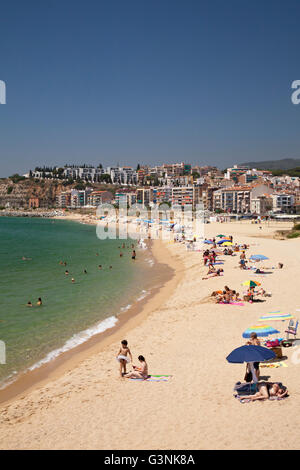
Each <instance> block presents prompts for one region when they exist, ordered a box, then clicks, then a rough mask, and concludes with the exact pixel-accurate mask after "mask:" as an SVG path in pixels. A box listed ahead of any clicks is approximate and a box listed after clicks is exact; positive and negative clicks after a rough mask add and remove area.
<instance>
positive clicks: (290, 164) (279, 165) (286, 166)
mask: <svg viewBox="0 0 300 470" xmlns="http://www.w3.org/2000/svg"><path fill="white" fill-rule="evenodd" d="M240 165H241V166H249V167H250V168H256V169H257V170H292V169H293V168H297V167H300V159H296V158H283V159H282V160H266V161H264V162H247V163H240Z"/></svg>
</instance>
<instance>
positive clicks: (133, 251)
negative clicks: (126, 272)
mask: <svg viewBox="0 0 300 470" xmlns="http://www.w3.org/2000/svg"><path fill="white" fill-rule="evenodd" d="M135 258H136V252H135V250H132V255H131V259H135Z"/></svg>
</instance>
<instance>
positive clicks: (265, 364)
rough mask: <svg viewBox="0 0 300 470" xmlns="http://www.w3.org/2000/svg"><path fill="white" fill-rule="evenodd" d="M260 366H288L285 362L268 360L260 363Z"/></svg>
mask: <svg viewBox="0 0 300 470" xmlns="http://www.w3.org/2000/svg"><path fill="white" fill-rule="evenodd" d="M260 367H269V368H270V369H276V368H278V367H288V365H287V364H286V363H285V362H268V363H261V364H260Z"/></svg>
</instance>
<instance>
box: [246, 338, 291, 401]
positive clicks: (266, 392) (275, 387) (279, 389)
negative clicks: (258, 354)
mask: <svg viewBox="0 0 300 470" xmlns="http://www.w3.org/2000/svg"><path fill="white" fill-rule="evenodd" d="M246 344H248V345H252V346H261V342H260V340H259V339H258V337H257V334H256V333H255V332H253V333H251V334H250V339H249V341H247V343H246ZM259 366H260V363H259V362H253V363H247V364H246V373H245V380H246V381H248V382H249V381H251V380H252V379H253V375H255V377H254V378H255V382H256V393H254V394H252V395H243V396H242V397H241V396H239V395H237V397H238V398H242V399H243V401H257V400H267V399H269V398H284V397H286V396H287V394H288V389H287V388H286V387H283V386H281V385H280V384H279V383H278V382H265V381H262V382H259V377H260V367H259ZM249 374H250V377H249Z"/></svg>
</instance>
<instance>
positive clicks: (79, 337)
mask: <svg viewBox="0 0 300 470" xmlns="http://www.w3.org/2000/svg"><path fill="white" fill-rule="evenodd" d="M117 321H118V319H117V317H115V316H112V317H108V318H106V319H105V320H103V321H102V322H100V323H98V325H96V326H93V327H91V328H88V329H86V330H84V331H81V332H80V333H76V334H75V335H73V336H72V338H70V339H68V341H66V343H65V344H64V345H63V346H62V347H61V348H58V349H54V350H53V351H51V352H50V353H48V354H47V356H45V357H44V358H43V359H41V360H40V361H38V362H36V363H35V364H34V365H33V366H31V367H29V370H30V371H32V370H34V369H37V368H39V367H41V366H42V365H43V364H47V363H48V362H50V361H53V359H55V358H56V357H58V356H60V354H62V353H64V352H67V351H69V350H70V349H73V348H75V347H76V346H79V345H80V344H82V343H85V342H86V341H87V340H88V339H90V338H91V337H92V336H95V335H97V334H99V333H103V332H104V331H106V330H108V329H109V328H113V327H114V326H115V325H116V323H117Z"/></svg>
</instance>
